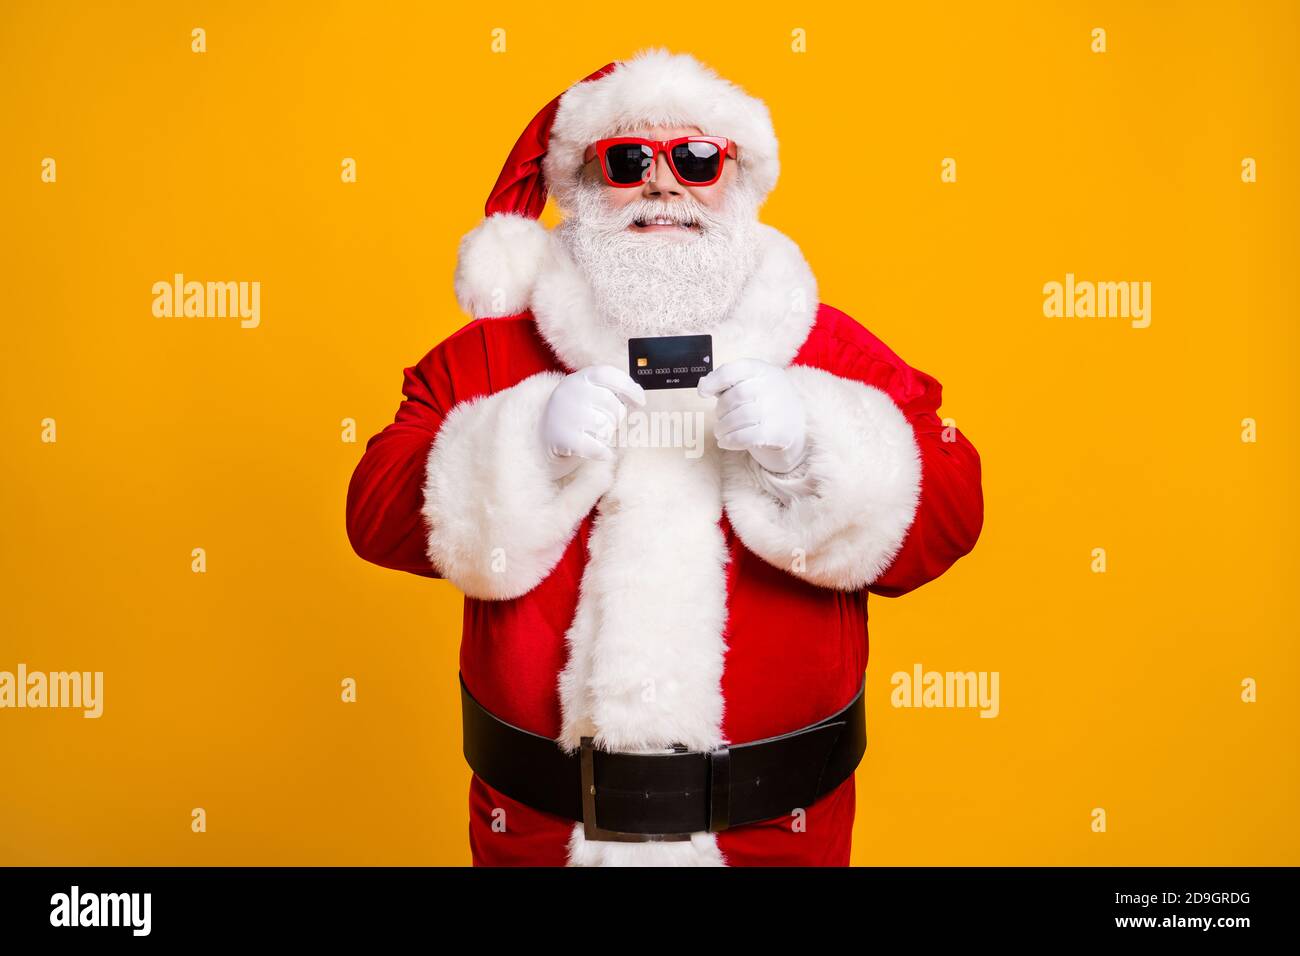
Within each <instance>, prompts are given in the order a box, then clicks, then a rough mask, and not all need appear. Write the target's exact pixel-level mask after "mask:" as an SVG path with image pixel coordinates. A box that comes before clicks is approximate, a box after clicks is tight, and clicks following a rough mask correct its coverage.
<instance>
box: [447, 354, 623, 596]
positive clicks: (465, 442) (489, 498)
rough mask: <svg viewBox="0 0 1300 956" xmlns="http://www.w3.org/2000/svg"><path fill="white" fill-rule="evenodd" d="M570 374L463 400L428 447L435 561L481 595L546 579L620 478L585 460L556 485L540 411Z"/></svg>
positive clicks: (516, 590)
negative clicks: (545, 448) (584, 521)
mask: <svg viewBox="0 0 1300 956" xmlns="http://www.w3.org/2000/svg"><path fill="white" fill-rule="evenodd" d="M563 377H564V375H563V373H561V372H540V373H538V374H536V375H533V376H530V377H529V378H526V379H524V380H523V381H522V382H519V383H518V384H517V385H514V386H512V387H510V388H507V389H504V390H502V391H500V392H497V393H496V394H493V395H487V396H483V397H480V398H475V399H470V400H468V401H464V402H461V403H460V404H458V405H456V406H455V407H454V408H453V409H452V410H451V412H450V414H448V415H447V417H446V419H445V420H444V421H443V423H442V427H441V428H440V429H439V430H438V436H437V438H436V439H435V440H434V443H433V448H432V449H431V450H430V452H429V460H428V464H427V468H426V475H425V485H424V508H423V509H422V512H423V514H424V517H425V521H426V527H427V528H428V529H429V540H428V554H429V559H430V560H431V561H432V562H433V564H434V566H435V567H436V568H437V569H438V571H439V573H440V574H442V576H443V577H444V578H446V579H447V580H449V581H451V582H452V583H453V584H455V585H456V586H457V587H458V588H460V589H461V590H462V591H463V592H465V594H467V595H469V596H470V597H474V598H484V599H509V598H516V597H519V596H520V595H522V594H526V593H527V592H529V591H531V590H532V589H533V588H534V587H536V586H537V585H538V584H540V583H541V582H542V581H543V580H544V579H545V578H546V576H547V575H548V574H550V573H551V570H552V569H553V568H554V567H555V565H556V564H557V563H558V562H559V560H560V558H561V557H562V556H563V555H564V551H565V549H566V548H567V547H568V545H569V542H570V540H572V538H573V535H574V532H575V531H576V530H577V527H578V524H579V522H581V520H582V519H583V518H584V517H585V516H586V515H587V513H588V512H590V511H591V509H592V508H593V507H595V504H596V501H597V500H598V499H599V498H600V496H601V495H602V494H604V492H605V491H606V490H607V489H608V488H609V485H610V482H611V481H612V479H613V466H612V463H610V462H603V461H585V462H583V463H582V465H580V466H579V467H578V469H577V470H576V471H575V472H573V474H571V475H569V476H567V477H565V478H563V479H561V480H559V481H553V480H552V479H551V477H550V476H549V474H548V473H547V471H546V463H545V453H544V451H543V448H542V441H541V434H540V428H541V417H542V413H543V412H544V411H545V409H546V403H547V400H548V399H549V398H550V396H551V391H552V390H553V389H554V388H555V386H556V385H557V384H558V383H559V381H560V379H562V378H563Z"/></svg>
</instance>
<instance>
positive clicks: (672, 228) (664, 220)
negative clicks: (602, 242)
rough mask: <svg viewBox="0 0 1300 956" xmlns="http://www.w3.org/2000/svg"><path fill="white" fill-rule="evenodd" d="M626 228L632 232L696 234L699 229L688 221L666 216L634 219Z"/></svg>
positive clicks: (695, 224)
mask: <svg viewBox="0 0 1300 956" xmlns="http://www.w3.org/2000/svg"><path fill="white" fill-rule="evenodd" d="M628 228H629V229H631V230H632V231H634V232H698V231H699V228H700V227H699V225H698V224H697V223H695V222H693V221H691V220H689V219H688V220H681V221H679V220H676V219H669V218H668V217H666V216H655V217H652V218H646V219H634V220H633V221H632V225H631V226H629V227H628Z"/></svg>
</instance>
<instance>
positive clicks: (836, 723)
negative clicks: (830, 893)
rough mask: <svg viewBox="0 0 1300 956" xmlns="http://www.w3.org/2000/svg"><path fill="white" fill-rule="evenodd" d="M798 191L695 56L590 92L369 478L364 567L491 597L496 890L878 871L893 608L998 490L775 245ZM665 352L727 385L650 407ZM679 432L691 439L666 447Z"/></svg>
mask: <svg viewBox="0 0 1300 956" xmlns="http://www.w3.org/2000/svg"><path fill="white" fill-rule="evenodd" d="M823 161H824V162H826V163H827V164H828V165H829V168H827V169H826V170H825V173H826V175H828V176H836V177H840V178H843V177H844V176H845V175H846V173H847V170H846V169H845V168H844V167H843V166H842V162H843V158H842V157H837V156H836V155H835V153H834V151H829V152H826V153H825V154H824V155H823ZM777 172H778V161H777V140H776V136H775V134H774V131H773V128H772V123H771V119H770V116H769V113H768V110H767V108H766V106H765V105H764V104H763V103H762V102H761V101H760V100H758V99H755V98H753V97H751V96H749V95H748V94H746V93H745V92H744V91H742V90H741V89H739V88H738V87H736V86H735V85H733V84H731V83H729V82H727V81H726V80H724V79H722V78H720V77H719V76H717V75H716V74H715V73H714V72H713V71H711V70H710V69H708V68H707V67H705V66H703V65H701V64H700V63H699V62H698V61H697V60H695V59H694V58H692V57H691V56H688V55H682V54H677V55H674V54H670V53H668V52H666V51H663V50H648V51H645V52H643V53H640V54H638V55H636V56H634V57H632V58H631V59H628V60H626V61H621V62H618V63H611V64H609V65H608V66H606V67H603V68H602V69H600V70H598V71H596V72H595V73H593V74H591V75H590V76H588V77H587V78H585V79H584V80H582V81H580V82H578V83H576V84H574V85H573V86H572V87H570V88H569V89H568V90H566V91H565V92H564V93H563V94H562V95H560V96H559V97H557V98H556V99H555V100H552V101H551V103H549V104H548V105H547V106H546V107H545V108H544V109H543V110H542V111H541V112H540V113H539V114H538V115H537V117H536V118H535V119H534V120H533V122H532V123H531V124H530V125H529V126H528V128H527V129H526V130H525V132H524V134H523V135H522V136H521V137H520V139H519V141H518V143H517V144H516V146H515V148H514V151H513V152H512V154H511V156H510V158H509V159H508V160H507V162H506V165H505V168H504V169H503V171H502V173H501V176H500V178H499V179H498V182H497V184H496V187H495V188H494V189H493V191H492V194H491V197H490V198H489V200H488V204H487V212H488V216H487V218H486V219H485V220H484V222H483V223H482V224H480V225H479V226H478V227H477V228H475V229H474V230H473V231H472V232H471V233H470V234H469V235H467V236H466V237H465V239H464V240H463V242H462V244H461V249H460V258H459V263H458V266H457V269H456V280H455V286H456V292H457V295H458V298H459V301H460V302H461V304H462V306H463V307H464V308H465V309H466V311H468V312H469V313H470V314H471V315H473V316H474V317H475V319H474V321H473V322H471V323H470V324H469V325H466V326H465V327H464V328H462V329H461V330H460V331H458V332H456V333H455V334H454V335H452V336H451V337H450V338H448V339H446V340H445V341H443V342H442V343H440V344H439V345H437V346H436V347H435V348H433V350H432V351H430V352H429V353H428V354H427V355H426V356H425V357H424V358H423V359H421V360H420V361H419V363H418V364H416V365H415V366H413V367H411V368H408V369H406V373H405V374H406V378H405V386H404V390H403V391H404V395H405V399H404V401H403V402H402V404H401V406H400V407H399V409H398V411H397V416H396V420H395V421H394V422H393V423H392V424H390V425H388V426H387V427H386V428H384V429H383V431H381V432H380V433H379V434H377V435H375V436H374V437H373V438H372V439H371V440H370V442H369V443H368V445H367V448H366V452H365V455H364V457H363V458H362V460H361V462H360V464H359V465H358V466H357V469H356V472H355V474H354V475H353V478H352V483H351V487H350V489H349V493H348V503H347V528H348V534H349V537H350V539H351V541H352V544H353V547H354V548H355V549H356V551H357V553H358V554H360V555H361V556H362V557H363V558H365V559H367V560H369V561H373V562H375V563H376V564H379V565H382V566H384V567H387V568H394V569H398V570H402V571H408V572H412V573H415V574H421V575H424V576H426V577H441V578H445V579H447V580H449V581H451V582H452V583H453V584H455V585H456V586H457V587H458V588H459V589H460V590H461V591H463V592H464V593H465V614H464V631H463V636H462V642H461V653H460V669H461V687H462V702H463V706H464V723H465V726H464V733H465V740H464V747H465V753H466V757H467V759H468V761H469V763H470V766H471V767H472V769H473V771H474V774H473V777H472V780H471V786H470V800H469V804H470V825H469V838H470V846H471V850H472V855H473V860H474V863H475V864H476V865H565V864H568V865H627V864H633V865H660V864H665V865H772V864H777V865H781V864H784V865H809V864H817V865H846V864H847V863H848V860H849V848H850V841H851V831H852V823H853V815H854V777H853V771H854V768H855V767H856V766H857V764H858V763H859V760H860V758H861V756H862V753H863V749H864V747H865V742H866V731H865V726H864V711H865V704H864V701H863V696H862V690H863V686H864V673H865V668H866V663H867V597H868V594H878V595H889V596H895V595H900V594H903V593H905V592H907V591H910V590H912V589H914V588H916V587H918V586H920V585H921V584H924V583H925V582H927V581H929V580H931V579H933V578H935V577H937V576H938V575H940V574H942V573H943V572H944V571H945V570H946V569H947V568H948V567H949V566H950V565H951V564H952V563H953V562H954V561H956V560H957V559H958V558H959V557H961V556H962V555H964V554H966V553H967V552H968V551H970V550H971V548H972V547H973V546H974V544H975V540H976V538H977V537H978V535H979V531H980V527H981V522H982V516H983V508H982V496H981V490H980V463H979V457H978V455H977V454H976V451H975V449H974V447H973V446H972V445H971V444H970V443H969V441H967V439H966V438H965V437H964V436H962V435H961V433H960V432H958V431H957V430H956V429H955V428H953V427H951V426H948V427H945V425H944V424H943V423H941V421H940V419H939V417H938V414H937V411H938V408H939V403H940V385H939V383H938V382H937V381H936V380H935V379H934V378H932V377H930V376H929V375H927V374H925V373H923V372H920V371H918V370H916V369H914V368H911V367H910V366H908V365H907V364H906V363H905V362H903V360H902V359H900V358H899V357H898V356H897V355H895V354H894V353H893V352H892V351H890V349H889V348H888V347H886V346H885V345H884V344H883V343H882V342H881V341H880V340H879V339H877V338H876V337H875V336H874V335H872V334H871V333H870V332H868V331H867V330H866V329H865V328H864V327H863V326H862V325H860V324H859V323H858V322H857V321H855V320H854V319H852V318H850V317H849V316H847V315H845V314H844V313H843V312H840V311H838V310H836V309H834V308H832V307H831V306H829V305H826V304H824V303H820V302H819V300H818V297H817V283H816V280H815V279H814V277H813V272H812V270H811V269H810V268H809V266H808V263H807V262H806V261H805V259H804V257H803V255H802V254H801V253H800V250H799V248H798V246H796V245H795V243H794V242H792V241H791V240H790V239H789V238H787V237H786V236H784V235H782V234H781V233H780V232H778V231H777V230H776V229H774V228H772V227H771V226H768V225H765V224H763V223H761V222H760V221H759V219H758V209H759V207H760V205H761V204H762V202H763V200H764V198H765V197H766V196H767V194H768V193H769V192H770V191H771V190H772V188H773V187H774V186H775V184H776V180H777ZM548 194H549V195H550V196H553V197H554V198H555V200H556V203H557V205H558V207H559V209H560V211H561V213H562V214H563V217H564V218H563V221H562V222H561V224H560V225H558V226H557V227H556V228H555V229H554V230H550V231H548V230H547V229H545V228H544V227H543V226H542V225H541V224H540V223H539V222H538V219H537V217H538V216H539V215H540V213H541V211H542V208H543V206H544V205H545V202H546V198H547V196H548ZM706 335H707V336H709V338H708V339H701V338H698V337H699V336H706ZM677 336H697V338H692V339H681V338H667V337H677ZM632 339H636V340H638V346H637V347H638V348H642V347H646V348H653V347H654V346H655V345H656V343H661V342H662V343H666V344H665V348H667V349H668V350H669V352H670V353H671V354H679V353H680V349H682V348H686V349H687V350H688V351H689V348H690V347H692V346H698V345H699V344H700V343H701V342H704V343H707V349H708V354H705V355H693V356H689V357H688V358H686V359H683V360H682V361H684V362H685V365H683V366H682V368H685V369H687V371H688V372H690V371H693V372H695V373H696V375H695V377H694V378H692V377H690V376H689V375H688V376H686V377H685V381H687V382H688V383H689V385H690V386H693V387H672V386H673V384H677V385H679V386H680V385H681V382H678V381H676V380H670V381H668V382H667V384H666V385H665V382H664V381H659V382H658V383H657V384H659V385H664V386H665V387H656V388H649V387H644V386H643V384H642V382H641V381H638V380H637V379H634V378H633V376H632V374H631V372H633V371H637V372H639V371H640V370H639V369H638V366H637V365H636V361H637V360H636V358H635V357H629V340H632ZM640 340H646V341H644V342H642V341H640ZM674 349H677V350H678V352H673V351H672V350H674ZM674 361H676V360H674ZM641 364H643V365H644V364H646V362H645V361H644V360H642V363H641ZM650 364H651V365H653V363H650ZM669 364H670V365H672V362H670V363H669ZM702 369H711V371H708V373H707V374H703V375H702V376H700V375H699V374H698V373H699V372H700V371H701V370H702ZM642 381H645V382H646V383H647V384H649V383H650V380H649V379H643V380H642ZM655 416H658V417H659V419H661V420H664V421H671V422H673V423H674V427H675V430H670V431H669V432H668V433H671V434H673V435H677V436H680V437H681V440H679V441H669V442H663V441H646V440H633V439H634V438H635V437H636V436H641V439H644V437H645V436H646V435H649V434H652V433H653V434H664V433H665V432H664V431H663V430H662V429H661V430H659V431H655V429H654V428H646V427H629V423H633V424H635V425H637V426H643V425H645V424H646V422H647V421H651V420H653V418H654V417H655ZM691 422H695V423H698V424H699V426H700V427H699V429H698V434H697V430H696V429H693V428H691V427H690V423H691ZM683 423H685V427H676V426H678V425H681V424H683ZM692 435H695V437H696V439H697V440H694V441H692V440H691V437H692Z"/></svg>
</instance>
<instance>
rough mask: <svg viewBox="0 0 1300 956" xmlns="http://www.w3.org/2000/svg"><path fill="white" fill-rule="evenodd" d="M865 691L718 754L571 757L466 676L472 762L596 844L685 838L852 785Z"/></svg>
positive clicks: (485, 776) (502, 787) (492, 781)
mask: <svg viewBox="0 0 1300 956" xmlns="http://www.w3.org/2000/svg"><path fill="white" fill-rule="evenodd" d="M865 690H866V680H865V678H864V680H863V683H862V685H861V686H860V687H859V688H858V693H857V696H856V697H854V698H853V700H852V701H850V702H849V704H848V706H846V707H845V708H844V709H843V710H841V711H839V712H838V713H836V714H832V715H831V716H830V717H827V718H826V719H825V720H821V721H818V722H817V723H815V724H810V725H809V726H807V727H803V728H801V729H799V730H795V731H791V732H790V733H788V734H781V735H780V736H777V737H768V738H766V739H764V740H756V741H753V742H752V743H745V744H735V745H732V746H724V747H720V748H718V749H716V750H713V751H710V752H703V751H689V750H686V749H685V748H684V747H679V748H677V749H674V750H671V751H670V750H665V751H663V752H662V753H648V754H647V753H623V752H612V751H607V750H597V749H596V748H595V747H593V745H592V738H590V737H583V738H582V743H581V747H580V749H579V750H578V751H577V752H575V753H565V752H564V750H562V749H561V748H560V746H559V745H558V744H557V743H556V742H555V741H554V740H552V739H551V738H549V737H543V736H540V735H539V734H534V733H531V732H529V731H527V730H524V729H522V728H520V727H515V726H514V725H513V724H508V723H506V722H505V721H504V720H501V719H500V718H498V717H497V716H496V715H494V714H492V713H491V712H489V711H488V710H486V709H485V708H484V707H483V705H482V704H480V703H479V702H478V701H477V700H475V699H474V695H472V694H471V693H470V692H469V688H467V687H466V686H465V677H464V675H463V674H462V675H461V678H460V696H461V711H462V715H463V721H464V736H465V759H466V761H468V762H469V765H470V768H471V769H473V771H474V772H475V773H476V774H478V776H479V777H480V778H481V779H482V780H483V781H484V782H485V783H486V784H488V786H490V787H492V788H493V789H494V790H497V791H499V792H501V793H503V794H505V795H506V796H507V797H510V798H511V799H512V800H517V801H519V802H520V803H523V804H527V805H528V806H530V807H534V808H535V809H538V810H542V811H545V812H546V813H553V814H555V815H556V816H561V817H566V818H567V819H570V820H581V821H582V823H583V828H584V831H585V834H586V837H587V839H588V840H617V841H621V842H650V841H661V840H663V841H666V840H685V839H689V837H690V835H691V834H692V833H699V832H701V831H711V832H718V831H720V830H725V829H727V828H728V827H737V826H741V825H743V824H746V823H756V822H758V821H759V820H771V819H774V818H776V817H779V816H783V815H785V814H788V813H790V812H792V811H793V810H794V809H796V808H799V807H803V808H807V807H808V806H810V805H811V804H813V803H815V802H816V801H817V800H818V799H819V798H820V797H822V796H825V795H826V794H828V793H830V792H831V791H832V790H834V789H835V788H836V787H838V786H839V785H840V784H841V783H843V782H844V781H845V780H847V779H848V777H849V775H850V774H852V773H853V771H854V769H855V768H856V767H857V765H858V763H859V762H860V761H861V760H862V754H863V753H864V752H865V750H866V747H867V716H866V715H867V708H866V698H865V695H864V693H863V692H864V691H865Z"/></svg>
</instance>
